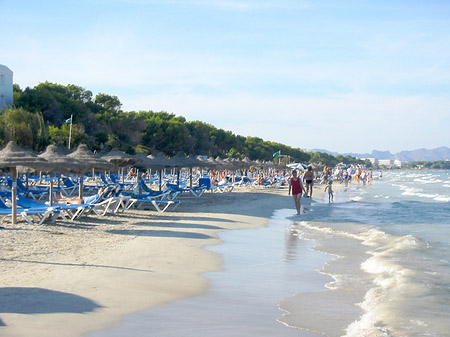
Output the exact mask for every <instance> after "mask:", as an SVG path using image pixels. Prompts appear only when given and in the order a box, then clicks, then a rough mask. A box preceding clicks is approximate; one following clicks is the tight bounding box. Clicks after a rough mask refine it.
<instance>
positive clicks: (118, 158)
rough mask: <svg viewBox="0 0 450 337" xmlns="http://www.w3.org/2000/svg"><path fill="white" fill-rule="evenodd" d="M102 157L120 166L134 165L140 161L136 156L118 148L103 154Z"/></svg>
mask: <svg viewBox="0 0 450 337" xmlns="http://www.w3.org/2000/svg"><path fill="white" fill-rule="evenodd" d="M100 158H101V159H104V160H106V161H109V162H110V163H113V164H114V165H116V166H118V167H123V166H129V165H133V164H135V163H136V162H137V161H138V159H137V158H136V156H133V155H131V154H128V153H126V152H123V151H120V150H118V149H112V150H111V151H109V152H108V153H105V154H103V155H102V156H101V157H100Z"/></svg>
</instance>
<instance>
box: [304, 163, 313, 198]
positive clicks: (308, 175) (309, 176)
mask: <svg viewBox="0 0 450 337" xmlns="http://www.w3.org/2000/svg"><path fill="white" fill-rule="evenodd" d="M313 180H314V173H313V170H312V167H311V166H308V168H307V169H306V172H305V174H304V175H303V181H304V182H306V197H307V198H312V194H313Z"/></svg>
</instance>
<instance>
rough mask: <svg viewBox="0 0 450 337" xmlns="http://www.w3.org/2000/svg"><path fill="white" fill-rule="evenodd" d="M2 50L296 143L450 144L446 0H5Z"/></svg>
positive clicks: (24, 72)
mask: <svg viewBox="0 0 450 337" xmlns="http://www.w3.org/2000/svg"><path fill="white" fill-rule="evenodd" d="M0 13H1V26H0V27H1V33H2V34H1V40H2V45H1V47H0V50H1V53H0V64H4V65H6V66H8V67H9V68H10V69H11V70H13V71H14V83H17V84H19V85H20V86H21V88H22V89H24V88H25V87H27V86H30V87H34V86H35V85H37V84H39V83H40V82H45V81H49V82H53V83H58V84H63V85H66V84H75V85H79V86H81V87H83V88H85V89H88V90H91V91H92V92H93V93H94V94H97V93H106V94H110V95H116V96H118V97H119V99H120V101H121V102H122V104H123V106H122V108H123V110H124V111H132V110H134V111H139V110H153V111H161V110H163V111H167V112H171V113H174V114H176V115H181V116H184V117H185V118H186V119H187V120H200V121H203V122H207V123H210V124H212V125H214V126H215V127H218V128H221V129H225V130H230V131H232V132H233V133H235V134H239V135H242V136H255V137H261V138H263V139H264V140H269V141H274V142H280V143H283V144H286V145H289V146H293V147H299V148H303V149H314V148H322V149H328V150H331V151H336V152H340V153H343V152H360V153H361V152H370V151H372V150H373V149H377V150H390V151H391V152H398V151H401V150H413V149H417V148H422V147H425V148H435V147H439V146H450V1H448V0H430V1H419V0H403V1H401V0H399V1H397V0H377V1H372V0H371V1H345V0H343V1H321V0H311V1H302V0H267V1H266V0H243V1H237V0H236V1H235V0H168V1H152V0H76V1H72V0H64V1H61V0H55V1H47V0H42V1H34V0H28V1H25V0H15V1H10V0H0Z"/></svg>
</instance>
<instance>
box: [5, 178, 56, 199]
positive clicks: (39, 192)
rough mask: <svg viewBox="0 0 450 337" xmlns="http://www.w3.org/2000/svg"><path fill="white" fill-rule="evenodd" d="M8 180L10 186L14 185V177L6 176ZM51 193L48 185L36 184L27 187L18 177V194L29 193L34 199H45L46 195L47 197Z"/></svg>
mask: <svg viewBox="0 0 450 337" xmlns="http://www.w3.org/2000/svg"><path fill="white" fill-rule="evenodd" d="M6 181H7V183H8V185H9V187H10V188H11V187H12V183H13V182H12V179H11V178H10V177H6ZM48 193H49V189H48V187H42V188H39V187H38V186H34V187H33V188H27V187H26V186H25V185H24V184H23V182H22V180H20V179H17V194H18V195H29V196H31V197H32V198H33V199H35V200H36V199H39V200H40V199H43V198H44V197H46V196H47V195H48Z"/></svg>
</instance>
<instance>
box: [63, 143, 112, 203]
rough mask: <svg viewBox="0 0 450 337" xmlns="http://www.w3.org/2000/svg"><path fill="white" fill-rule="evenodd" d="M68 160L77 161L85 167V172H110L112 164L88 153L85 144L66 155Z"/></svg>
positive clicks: (81, 190) (80, 193)
mask: <svg viewBox="0 0 450 337" xmlns="http://www.w3.org/2000/svg"><path fill="white" fill-rule="evenodd" d="M68 157H70V158H74V159H77V160H78V161H80V162H82V163H83V164H85V165H86V171H87V170H91V169H99V170H111V169H113V168H114V164H113V163H110V162H108V161H106V160H104V159H101V158H100V157H99V156H97V155H95V154H94V153H93V152H92V151H90V150H89V149H88V147H87V145H86V144H80V145H79V146H78V148H77V150H76V151H74V152H72V153H71V154H69V155H68ZM79 197H80V198H82V197H83V177H82V176H81V177H80V190H79Z"/></svg>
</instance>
